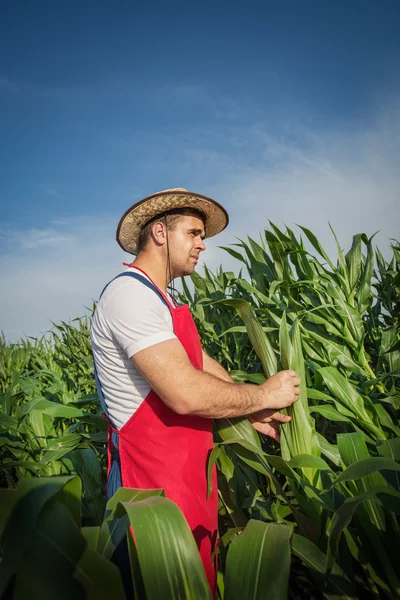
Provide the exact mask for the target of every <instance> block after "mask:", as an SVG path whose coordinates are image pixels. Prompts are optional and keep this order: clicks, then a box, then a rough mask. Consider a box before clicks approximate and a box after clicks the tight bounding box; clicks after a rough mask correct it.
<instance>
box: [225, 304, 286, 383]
mask: <svg viewBox="0 0 400 600" xmlns="http://www.w3.org/2000/svg"><path fill="white" fill-rule="evenodd" d="M221 303H222V304H224V305H226V306H233V307H234V308H236V310H237V312H238V314H239V316H240V318H241V319H242V320H243V321H244V324H245V325H246V329H247V334H248V336H249V340H250V342H251V345H252V346H253V348H254V350H255V351H256V354H257V356H258V358H259V359H260V361H261V364H262V366H263V370H264V373H265V376H266V377H270V376H271V375H274V374H275V373H276V371H277V369H278V363H277V360H276V356H275V352H274V350H273V348H272V346H271V343H270V341H269V340H268V337H267V336H266V335H265V333H264V331H263V328H262V326H261V325H260V323H259V322H258V320H257V318H256V316H255V314H254V312H253V310H252V308H251V305H250V304H249V303H248V302H247V301H246V300H239V299H235V298H232V299H230V300H223V301H222V302H221Z"/></svg>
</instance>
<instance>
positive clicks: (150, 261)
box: [132, 251, 170, 293]
mask: <svg viewBox="0 0 400 600" xmlns="http://www.w3.org/2000/svg"><path fill="white" fill-rule="evenodd" d="M132 266H133V267H138V268H139V269H142V271H144V272H145V273H146V275H148V276H149V277H150V279H151V280H152V281H154V283H155V284H156V285H157V286H158V287H159V288H160V290H162V291H163V292H165V293H166V292H167V285H168V284H169V282H170V278H169V273H168V265H167V263H166V260H165V258H164V257H163V256H160V255H155V256H154V255H150V253H147V252H143V251H142V252H141V253H140V255H139V256H138V257H137V258H136V259H135V260H134V262H133V264H132Z"/></svg>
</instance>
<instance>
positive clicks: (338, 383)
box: [318, 367, 384, 438]
mask: <svg viewBox="0 0 400 600" xmlns="http://www.w3.org/2000/svg"><path fill="white" fill-rule="evenodd" d="M318 372H319V373H320V375H321V376H322V379H323V380H324V382H325V384H326V385H327V386H328V388H329V390H330V392H331V394H332V395H333V396H335V398H336V399H337V400H338V401H339V402H340V403H341V404H342V405H343V406H345V407H346V408H347V409H348V410H350V411H351V412H352V413H353V414H354V415H355V416H357V417H358V418H360V419H362V420H363V421H365V422H366V423H369V424H370V426H371V431H374V432H378V433H380V436H381V438H382V437H384V434H383V433H382V432H380V431H379V429H378V428H377V427H375V426H374V424H373V422H372V419H371V417H370V416H369V414H368V412H367V410H366V408H365V403H364V400H363V397H362V396H361V394H359V393H358V391H357V389H356V387H355V386H354V385H352V384H351V383H350V382H349V381H348V380H347V379H346V378H345V377H344V376H343V375H342V374H341V373H339V372H338V371H337V370H336V369H334V368H333V367H323V368H322V369H319V371H318Z"/></svg>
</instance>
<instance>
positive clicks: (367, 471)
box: [291, 457, 400, 488]
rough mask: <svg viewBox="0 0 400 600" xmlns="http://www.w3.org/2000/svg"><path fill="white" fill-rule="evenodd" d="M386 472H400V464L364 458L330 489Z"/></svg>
mask: <svg viewBox="0 0 400 600" xmlns="http://www.w3.org/2000/svg"><path fill="white" fill-rule="evenodd" d="M291 466H293V465H291ZM384 470H388V471H397V472H400V464H399V463H397V462H396V461H395V460H392V459H391V458H387V457H370V458H363V459H361V460H358V461H357V462H355V463H353V464H351V465H350V466H348V467H347V469H345V470H344V471H343V472H342V473H340V475H338V477H337V478H336V479H335V480H334V481H333V482H332V484H331V486H330V488H331V487H333V486H336V485H338V484H340V483H343V482H344V481H355V480H357V479H361V478H362V477H366V476H368V475H371V474H372V473H377V472H380V471H384ZM379 483H381V484H384V482H383V481H382V480H380V481H379ZM371 488H372V485H371Z"/></svg>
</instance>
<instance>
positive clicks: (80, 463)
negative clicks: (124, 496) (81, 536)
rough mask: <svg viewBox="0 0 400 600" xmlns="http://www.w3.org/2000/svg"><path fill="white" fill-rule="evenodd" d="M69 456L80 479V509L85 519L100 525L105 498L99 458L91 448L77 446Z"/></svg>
mask: <svg viewBox="0 0 400 600" xmlns="http://www.w3.org/2000/svg"><path fill="white" fill-rule="evenodd" d="M70 458H71V460H72V463H73V465H74V467H75V470H76V472H77V474H78V475H79V477H80V478H81V481H82V488H83V502H82V509H83V514H84V516H85V521H86V523H87V524H90V525H100V524H101V522H102V519H103V515H104V509H105V498H104V493H103V489H102V487H103V478H102V471H101V466H100V463H99V460H98V458H97V456H96V453H95V451H94V450H93V449H92V448H79V449H76V450H74V451H73V452H71V454H70Z"/></svg>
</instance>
